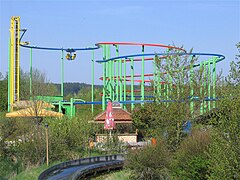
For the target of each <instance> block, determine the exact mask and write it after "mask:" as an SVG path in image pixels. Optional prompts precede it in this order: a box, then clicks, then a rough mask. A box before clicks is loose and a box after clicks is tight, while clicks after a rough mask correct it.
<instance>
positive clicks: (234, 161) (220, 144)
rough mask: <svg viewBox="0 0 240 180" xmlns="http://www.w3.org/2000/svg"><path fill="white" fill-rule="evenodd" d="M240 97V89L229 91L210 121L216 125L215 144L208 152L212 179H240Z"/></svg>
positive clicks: (214, 132)
mask: <svg viewBox="0 0 240 180" xmlns="http://www.w3.org/2000/svg"><path fill="white" fill-rule="evenodd" d="M229 92H232V93H233V94H232V93H230V94H229ZM231 94H232V95H231ZM239 95H240V89H239V88H238V89H235V90H234V92H233V91H231V90H230V89H229V91H227V92H226V93H225V98H224V100H222V102H221V106H220V107H219V110H218V111H217V113H216V115H215V116H214V117H212V118H211V120H210V123H211V124H214V125H215V126H214V131H213V134H212V136H213V143H212V144H211V145H210V147H209V152H208V156H209V159H210V165H209V171H210V177H209V178H210V179H219V178H226V179H228V178H230V179H239V178H240V176H239V175H240V156H239V155H240V123H239V120H240V114H239V109H240V98H239V97H240V96H239Z"/></svg>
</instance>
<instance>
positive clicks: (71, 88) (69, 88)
mask: <svg viewBox="0 0 240 180" xmlns="http://www.w3.org/2000/svg"><path fill="white" fill-rule="evenodd" d="M54 85H55V86H56V87H57V90H58V91H59V92H61V84H54ZM91 87H92V85H91V84H86V83H76V82H74V83H72V82H67V83H64V94H65V95H68V94H77V93H78V92H79V91H80V90H81V89H89V88H91ZM94 88H95V89H101V88H102V85H94Z"/></svg>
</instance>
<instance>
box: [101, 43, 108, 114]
mask: <svg viewBox="0 0 240 180" xmlns="http://www.w3.org/2000/svg"><path fill="white" fill-rule="evenodd" d="M103 60H106V45H103ZM106 64H107V62H104V63H103V96H102V110H103V111H104V110H105V108H106V97H105V96H106Z"/></svg>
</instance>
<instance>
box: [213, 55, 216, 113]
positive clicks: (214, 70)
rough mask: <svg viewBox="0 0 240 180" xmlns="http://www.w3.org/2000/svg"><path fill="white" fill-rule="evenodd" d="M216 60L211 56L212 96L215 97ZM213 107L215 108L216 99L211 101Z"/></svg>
mask: <svg viewBox="0 0 240 180" xmlns="http://www.w3.org/2000/svg"><path fill="white" fill-rule="evenodd" d="M216 61H217V58H216V57H215V58H213V80H212V82H213V98H214V99H215V98H216V81H217V72H216ZM213 108H216V100H214V101H213Z"/></svg>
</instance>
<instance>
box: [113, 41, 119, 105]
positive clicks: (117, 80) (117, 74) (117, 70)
mask: <svg viewBox="0 0 240 180" xmlns="http://www.w3.org/2000/svg"><path fill="white" fill-rule="evenodd" d="M115 48H116V56H117V57H118V56H119V52H118V45H116V46H115ZM115 63H116V73H115V78H114V79H115V80H114V81H115V83H116V101H119V60H118V59H117V60H116V62H115Z"/></svg>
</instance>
